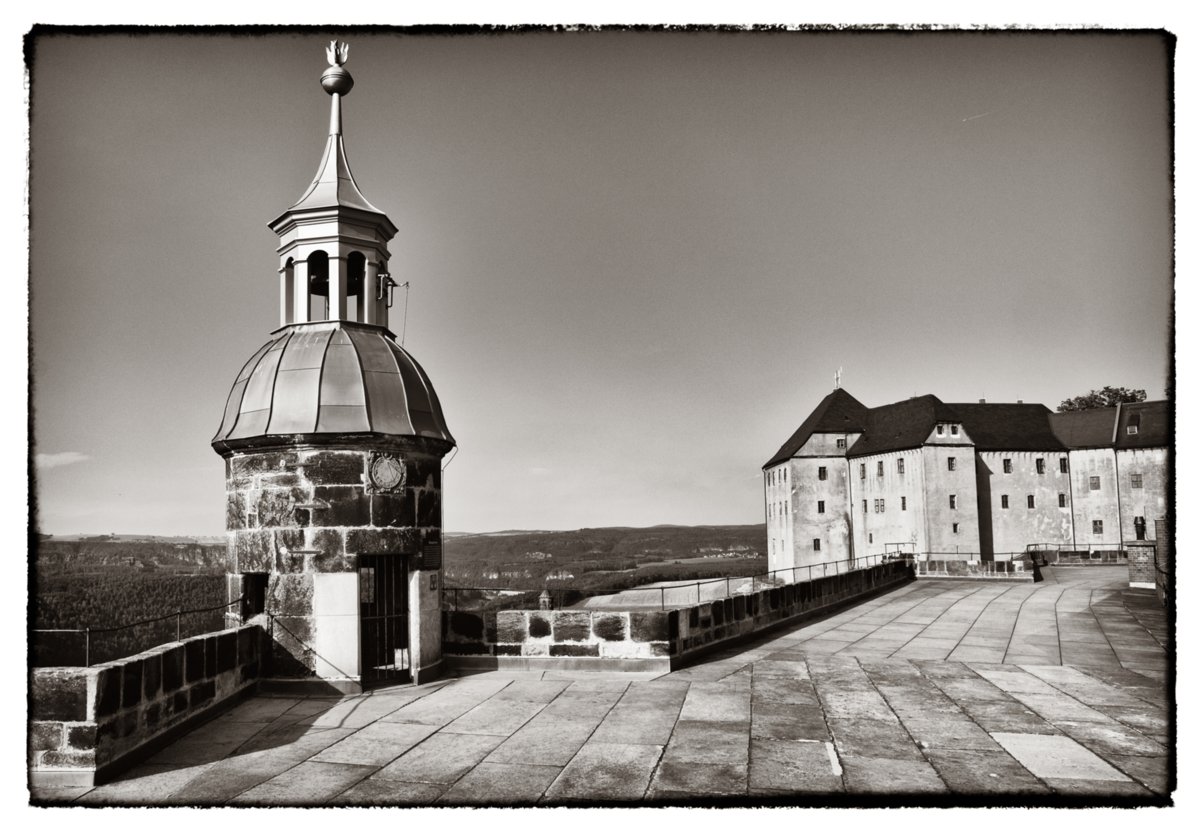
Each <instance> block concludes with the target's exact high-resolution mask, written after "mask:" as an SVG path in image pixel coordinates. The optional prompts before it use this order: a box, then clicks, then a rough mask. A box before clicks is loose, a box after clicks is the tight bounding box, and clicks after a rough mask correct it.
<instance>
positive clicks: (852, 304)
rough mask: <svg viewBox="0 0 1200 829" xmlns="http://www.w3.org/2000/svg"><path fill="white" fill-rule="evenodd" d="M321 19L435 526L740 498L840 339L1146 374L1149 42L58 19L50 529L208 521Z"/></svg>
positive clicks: (950, 382)
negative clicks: (285, 30) (409, 357)
mask: <svg viewBox="0 0 1200 829" xmlns="http://www.w3.org/2000/svg"><path fill="white" fill-rule="evenodd" d="M335 34H342V35H344V37H345V39H347V40H348V41H349V42H350V45H351V49H350V60H349V62H348V63H347V69H349V70H350V71H351V73H352V74H353V76H354V78H355V81H356V84H355V87H354V90H353V92H352V93H351V94H350V95H349V96H348V97H347V99H346V101H345V104H344V124H345V130H344V131H345V140H346V148H347V154H348V157H349V160H350V164H351V166H352V168H353V170H354V173H355V177H356V178H357V180H358V183H359V185H360V187H361V189H362V191H363V193H364V194H365V195H366V197H367V198H368V199H369V200H370V201H371V202H372V203H373V204H375V205H376V206H377V207H379V208H380V209H382V210H384V211H385V212H387V213H388V215H389V216H390V217H391V219H392V220H393V221H394V222H395V224H396V225H397V226H398V227H399V232H398V234H397V236H396V238H395V239H394V240H393V241H392V243H391V246H390V249H391V251H392V260H391V261H392V268H391V270H392V272H393V274H395V275H396V276H397V278H398V279H399V280H400V281H405V280H407V281H409V282H410V283H411V285H412V288H411V294H410V299H409V307H408V324H407V330H406V331H405V346H406V348H407V349H408V350H409V351H410V352H411V353H412V354H413V356H414V357H415V358H416V359H417V360H419V361H420V363H421V364H422V365H423V366H424V368H425V369H426V371H427V372H428V373H429V375H430V377H431V379H432V381H433V383H434V386H435V388H436V389H437V391H438V394H439V396H440V398H441V401H442V406H443V409H444V411H445V414H446V418H447V421H448V423H449V426H450V429H451V431H452V432H453V434H454V436H455V437H456V439H457V440H458V442H459V447H460V451H459V452H458V454H457V455H455V456H454V458H453V460H452V462H451V463H450V466H449V468H448V470H447V473H446V477H445V482H444V483H445V504H446V507H445V521H446V528H447V529H448V530H451V531H486V530H499V529H507V528H528V529H569V528H576V527H581V526H607V525H647V524H657V523H680V524H702V523H751V522H758V521H761V520H762V518H763V507H762V488H761V473H760V467H761V465H762V464H763V462H764V461H766V460H767V458H769V457H770V456H771V455H772V454H773V453H774V451H775V450H776V449H777V448H778V447H779V445H780V444H781V443H783V441H784V440H785V439H786V438H787V437H788V436H789V435H790V434H791V432H792V431H793V430H794V429H795V428H796V427H797V426H798V425H799V423H800V421H801V420H803V419H804V417H805V416H806V415H807V414H808V412H809V411H810V410H811V409H812V408H813V407H814V406H815V405H816V404H817V403H818V402H819V401H820V399H821V397H822V396H824V395H825V394H826V393H827V392H828V391H829V390H830V389H831V388H832V378H833V373H834V371H835V370H836V369H837V368H838V367H839V366H840V367H842V369H843V377H842V385H843V387H845V388H846V389H847V390H848V391H850V392H851V393H852V394H853V395H855V396H856V397H857V398H858V399H860V400H861V401H862V402H863V403H865V404H867V405H879V404H883V403H888V402H892V401H895V400H899V399H904V398H906V397H909V396H911V395H916V394H925V393H932V394H935V395H937V396H938V397H940V398H941V399H942V400H944V401H947V402H961V401H974V400H977V399H979V398H981V397H983V398H987V399H988V400H990V401H996V402H1002V401H1015V400H1017V399H1022V400H1025V401H1026V402H1033V401H1038V402H1043V403H1045V404H1047V405H1048V406H1050V407H1051V408H1053V407H1054V406H1055V405H1057V403H1058V402H1059V401H1061V400H1062V399H1064V398H1066V397H1070V396H1074V395H1076V394H1081V393H1084V392H1087V391H1088V390H1089V389H1092V388H1098V387H1100V386H1103V385H1106V384H1110V385H1118V386H1130V387H1137V388H1144V389H1146V391H1147V392H1148V393H1149V395H1150V397H1151V398H1161V397H1163V396H1164V394H1165V389H1166V382H1167V376H1168V372H1169V367H1170V364H1169V352H1168V337H1169V330H1170V316H1169V313H1170V302H1171V291H1172V282H1171V279H1172V275H1171V254H1172V238H1171V199H1172V191H1171V182H1170V173H1171V166H1170V155H1169V149H1170V143H1169V142H1170V131H1171V125H1170V117H1169V113H1168V100H1169V93H1168V83H1169V72H1170V66H1169V63H1168V57H1167V47H1166V44H1165V42H1164V41H1163V40H1161V39H1160V38H1158V37H1157V36H1154V35H1140V36H1128V35H1114V34H1105V33H1092V34H1087V35H1078V34H1063V33H1059V34H1034V33H971V34H968V33H948V34H947V33H942V34H932V33H930V34H914V33H878V34H865V33H841V34H834V33H769V32H756V33H696V32H676V33H638V32H629V31H616V32H601V33H548V32H541V33H524V34H504V35H495V36H414V35H411V34H397V33H376V34H364V33H349V34H346V33H337V32H332V31H329V32H327V31H308V32H302V33H293V34H281V35H273V36H269V37H250V36H230V34H229V33H228V32H222V33H221V34H219V35H216V36H204V37H200V36H187V37H181V36H175V35H170V34H162V33H159V34H153V35H142V36H137V37H130V36H125V35H111V34H110V35H101V36H96V35H91V36H87V37H67V36H54V37H46V38H42V39H41V40H39V41H38V42H37V43H36V50H35V52H34V58H33V64H32V70H31V78H32V87H31V102H32V122H31V126H30V153H31V155H30V157H31V171H32V172H31V181H30V221H31V238H30V260H31V276H30V296H31V330H32V344H33V348H32V378H33V386H32V394H33V398H32V399H33V405H34V415H35V421H34V430H33V438H34V440H35V441H36V445H35V447H34V451H35V452H36V453H37V457H39V458H40V460H41V461H42V468H40V469H39V471H38V478H37V492H38V497H39V506H40V523H41V527H40V528H41V529H42V530H43V531H45V532H53V533H72V532H146V533H159V534H184V533H194V534H218V533H220V532H222V531H223V529H224V524H223V522H224V496H223V490H224V467H223V463H222V461H221V460H220V458H219V457H218V456H217V455H216V454H215V453H214V452H213V451H212V449H211V447H210V445H209V441H210V440H211V438H212V436H213V434H214V433H215V431H216V429H217V426H218V425H219V423H220V420H221V415H222V411H223V408H224V403H225V398H226V395H227V394H228V392H229V388H230V386H231V384H232V382H233V380H234V378H235V376H236V375H237V373H238V370H239V369H240V368H241V366H242V364H243V363H244V362H245V361H246V360H247V359H248V358H249V357H250V356H251V354H252V353H253V352H254V351H255V350H256V349H257V348H258V347H259V346H260V345H261V344H262V343H264V342H266V340H267V339H268V335H269V333H270V332H271V331H272V330H273V329H274V328H275V327H276V325H277V316H278V310H277V308H278V293H277V292H278V278H277V271H276V269H277V267H278V262H277V259H276V254H275V246H276V238H275V236H274V235H273V234H272V233H271V232H270V231H269V230H268V229H267V227H266V223H267V222H268V221H269V220H270V219H273V218H274V217H275V216H277V215H278V214H279V213H281V212H282V211H283V210H285V209H286V208H287V207H288V206H290V205H291V204H293V203H294V202H295V201H296V199H297V198H298V197H299V196H300V195H301V193H302V192H303V191H304V190H305V188H306V186H307V185H308V183H309V181H310V180H311V178H312V176H313V174H314V173H315V172H316V167H317V163H318V161H319V160H320V156H321V152H322V149H323V146H324V137H325V133H326V131H327V124H328V106H329V98H328V96H327V95H325V93H324V92H322V91H321V89H320V86H319V84H318V78H319V76H320V73H321V71H322V69H323V68H324V66H325V59H324V47H325V44H326V43H327V42H328V41H329V40H330V39H331V37H332V36H334V35H335ZM400 299H401V295H398V300H400ZM396 311H400V312H401V313H402V309H401V308H400V307H399V306H398V307H397V308H396V309H395V310H394V317H393V321H394V325H393V328H394V329H395V330H396V331H397V333H398V334H399V333H400V331H399V328H400V327H401V326H400V322H399V318H400V316H401V313H396Z"/></svg>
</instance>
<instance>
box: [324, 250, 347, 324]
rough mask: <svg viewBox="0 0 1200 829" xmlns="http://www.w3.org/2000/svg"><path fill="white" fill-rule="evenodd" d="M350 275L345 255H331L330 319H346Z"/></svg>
mask: <svg viewBox="0 0 1200 829" xmlns="http://www.w3.org/2000/svg"><path fill="white" fill-rule="evenodd" d="M349 277H350V274H349V268H348V266H347V263H346V257H345V256H337V257H333V256H331V257H329V319H331V320H344V319H346V283H347V281H348V279H349Z"/></svg>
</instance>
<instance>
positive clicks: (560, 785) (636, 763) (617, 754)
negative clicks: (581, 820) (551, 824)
mask: <svg viewBox="0 0 1200 829" xmlns="http://www.w3.org/2000/svg"><path fill="white" fill-rule="evenodd" d="M661 756H662V746H645V745H618V744H613V743H605V744H597V745H593V744H588V745H585V746H584V747H583V748H582V749H580V750H579V753H578V754H576V755H575V757H574V759H572V760H571V762H570V763H568V764H567V766H566V768H564V769H563V770H562V774H560V775H559V776H558V778H557V779H556V780H555V781H554V783H553V784H552V785H551V786H550V788H549V789H547V790H546V795H545V800H546V802H548V803H557V802H565V801H572V800H583V801H589V802H596V801H604V800H616V801H631V800H641V799H642V797H643V796H644V795H645V793H646V789H647V788H648V787H649V785H650V776H651V774H652V773H653V772H654V769H655V767H656V766H657V765H658V761H659V759H660V757H661Z"/></svg>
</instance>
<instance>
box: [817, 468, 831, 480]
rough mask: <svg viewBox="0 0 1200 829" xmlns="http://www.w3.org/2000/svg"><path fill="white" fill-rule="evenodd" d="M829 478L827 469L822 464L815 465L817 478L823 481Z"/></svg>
mask: <svg viewBox="0 0 1200 829" xmlns="http://www.w3.org/2000/svg"><path fill="white" fill-rule="evenodd" d="M828 478H829V470H828V469H826V468H825V467H823V466H818V467H817V480H818V481H824V480H826V479H828Z"/></svg>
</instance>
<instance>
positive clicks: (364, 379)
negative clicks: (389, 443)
mask: <svg viewBox="0 0 1200 829" xmlns="http://www.w3.org/2000/svg"><path fill="white" fill-rule="evenodd" d="M346 433H373V434H377V435H399V436H419V437H426V438H434V439H437V440H443V441H446V442H447V443H450V444H453V443H454V438H453V437H451V435H450V430H449V429H447V428H446V420H445V418H444V417H443V416H442V407H441V404H440V403H438V399H437V394H436V393H435V392H434V390H433V384H431V383H430V382H429V377H428V376H427V375H426V374H425V372H424V370H423V369H422V368H421V366H419V365H418V364H417V361H416V360H414V359H413V358H412V357H411V356H410V355H409V353H408V352H407V351H405V350H404V349H403V348H401V347H400V346H398V345H396V342H395V339H394V337H393V335H392V333H391V332H390V331H388V330H387V329H386V328H381V327H379V326H375V325H363V324H360V323H354V322H345V321H337V320H335V321H328V322H315V323H303V324H299V325H289V326H287V327H286V328H282V329H280V330H278V331H276V332H275V336H274V338H273V339H272V340H271V341H270V342H268V343H267V344H266V345H264V346H263V347H262V348H260V349H259V350H258V352H257V353H256V354H255V355H254V356H253V357H251V358H250V361H249V362H247V363H246V365H245V366H244V367H243V368H242V370H241V373H239V374H238V377H237V380H236V381H234V384H233V389H232V390H231V391H230V392H229V400H228V402H227V403H226V404H225V417H224V419H223V420H222V421H221V428H220V429H218V430H217V434H216V436H215V437H214V438H213V440H212V443H213V448H215V449H216V450H217V451H218V452H221V451H222V450H224V449H226V448H232V445H236V444H237V443H238V442H240V441H243V440H252V439H254V438H261V437H266V436H268V435H270V436H275V435H279V436H284V435H337V434H346Z"/></svg>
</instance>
